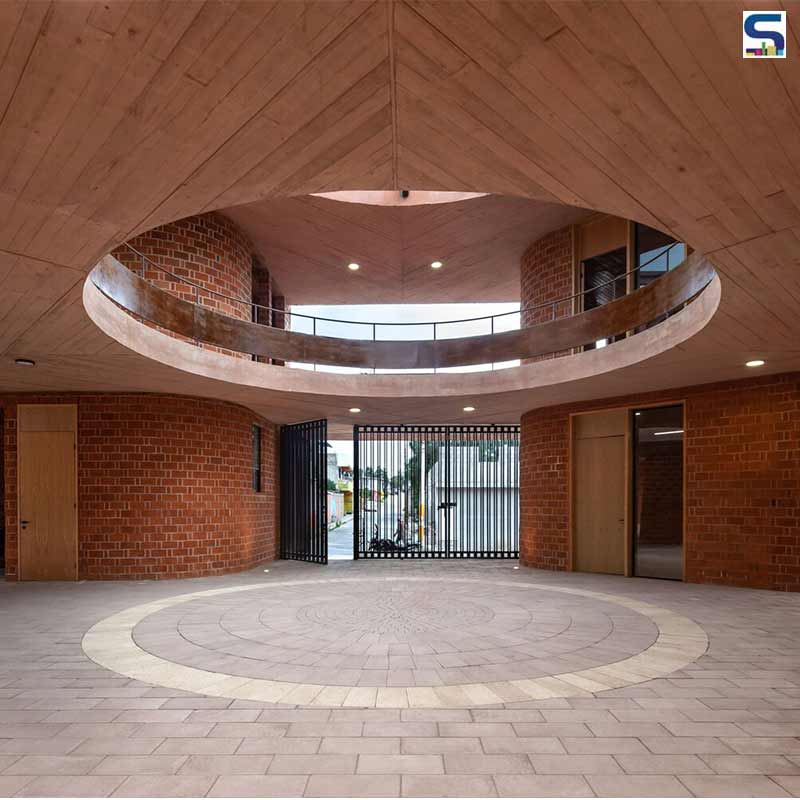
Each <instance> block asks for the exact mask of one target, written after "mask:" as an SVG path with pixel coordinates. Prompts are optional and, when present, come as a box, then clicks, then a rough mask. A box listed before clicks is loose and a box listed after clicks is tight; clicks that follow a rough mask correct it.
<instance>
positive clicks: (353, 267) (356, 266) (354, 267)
mask: <svg viewBox="0 0 800 800" xmlns="http://www.w3.org/2000/svg"><path fill="white" fill-rule="evenodd" d="M347 269H349V270H352V271H353V272H356V271H358V270H359V269H361V265H360V264H356V262H355V261H351V262H350V263H349V264H348V265H347Z"/></svg>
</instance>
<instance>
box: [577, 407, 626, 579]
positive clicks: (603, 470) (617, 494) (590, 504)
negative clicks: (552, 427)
mask: <svg viewBox="0 0 800 800" xmlns="http://www.w3.org/2000/svg"><path fill="white" fill-rule="evenodd" d="M627 454H628V415H627V412H626V411H624V410H613V411H608V412H602V413H598V414H582V415H580V416H576V417H574V418H573V462H574V466H573V483H572V513H573V517H572V519H573V568H574V569H576V570H578V571H580V572H605V573H610V574H614V575H624V574H625V572H626V569H625V565H626V561H627V552H628V548H627V516H628V515H627V507H628V480H627V474H628V468H627V460H628V459H627Z"/></svg>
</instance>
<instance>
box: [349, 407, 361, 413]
mask: <svg viewBox="0 0 800 800" xmlns="http://www.w3.org/2000/svg"><path fill="white" fill-rule="evenodd" d="M350 413H351V414H360V413H361V409H360V408H351V409H350Z"/></svg>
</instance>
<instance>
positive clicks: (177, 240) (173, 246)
mask: <svg viewBox="0 0 800 800" xmlns="http://www.w3.org/2000/svg"><path fill="white" fill-rule="evenodd" d="M129 244H130V245H131V247H133V248H135V249H136V250H137V251H138V252H139V253H142V254H143V255H145V256H147V258H148V259H150V260H151V261H152V262H153V263H155V264H158V266H160V267H163V268H164V269H167V270H169V271H170V272H171V273H173V274H174V275H177V276H179V277H180V278H185V279H187V280H189V281H191V282H192V283H195V284H198V285H200V286H201V287H204V288H205V289H207V290H211V291H203V289H199V290H195V289H194V288H193V287H192V286H190V285H188V284H185V283H182V282H180V281H176V280H171V279H169V277H168V276H167V275H165V274H164V273H163V272H162V271H161V270H159V269H156V268H155V267H152V266H149V265H148V264H147V263H145V265H144V277H145V278H147V279H148V280H149V281H150V282H151V283H153V284H154V285H155V286H157V287H158V288H159V289H163V290H164V291H168V292H170V293H171V294H174V295H176V296H178V297H180V298H181V299H183V300H188V301H189V302H192V303H195V302H197V303H199V304H200V305H203V306H206V307H207V308H212V309H214V310H215V311H219V312H220V313H222V314H227V315H228V316H232V317H237V318H238V319H246V320H250V319H251V316H252V306H251V305H250V303H251V302H252V300H253V246H252V244H251V243H250V240H249V239H248V238H247V236H246V235H245V234H244V233H243V232H242V231H241V230H239V228H238V227H237V226H236V225H234V224H233V223H232V222H231V221H230V220H229V219H227V218H226V217H223V216H222V215H221V214H215V213H214V214H203V215H201V216H197V217H187V218H186V219H180V220H178V221H177V222H170V223H169V224H168V225H162V226H160V227H158V228H153V229H152V230H150V231H147V232H146V233H142V234H140V235H139V236H136V237H134V238H133V239H131V240H130V242H129ZM112 255H113V256H114V257H115V258H117V259H119V261H121V262H122V263H123V264H125V266H127V267H128V268H129V269H132V270H134V271H135V272H137V273H138V274H142V268H143V265H142V259H141V258H139V257H138V256H137V255H135V254H134V253H133V252H131V250H129V249H128V248H127V247H125V246H121V247H118V248H117V249H116V250H114V251H113V252H112ZM215 293H219V294H215ZM220 295H225V296H226V297H231V298H237V299H240V300H242V301H243V302H241V303H239V302H236V301H235V300H228V299H226V297H221V296H220ZM146 324H148V325H149V324H150V323H146ZM152 327H155V328H156V329H157V330H160V331H161V332H162V333H167V334H169V335H170V336H173V337H174V338H177V339H183V340H184V341H186V339H185V337H182V336H178V335H177V334H173V333H172V332H171V331H168V330H165V329H163V328H161V327H159V326H157V325H153V326H152ZM200 346H201V347H204V348H206V349H208V350H214V351H216V352H224V353H227V354H228V355H233V356H238V357H239V358H249V357H250V356H249V354H247V353H236V352H234V351H231V350H224V349H222V348H218V347H215V346H213V345H208V344H203V345H200Z"/></svg>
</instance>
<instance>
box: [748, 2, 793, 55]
mask: <svg viewBox="0 0 800 800" xmlns="http://www.w3.org/2000/svg"><path fill="white" fill-rule="evenodd" d="M743 25H744V27H743V31H742V55H743V56H744V57H753V56H759V57H762V58H786V12H785V11H745V12H744V13H743Z"/></svg>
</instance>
